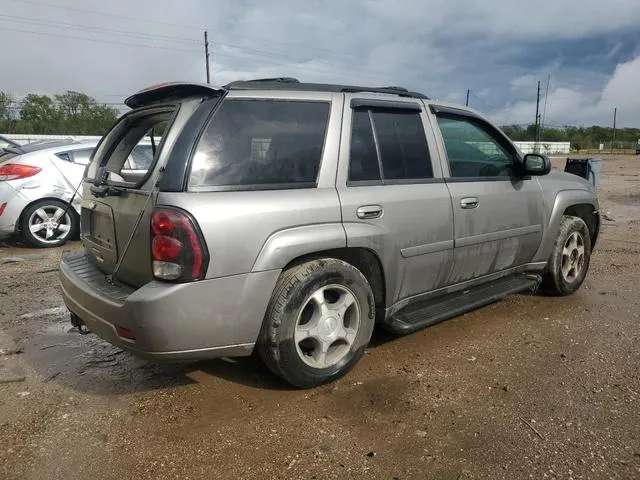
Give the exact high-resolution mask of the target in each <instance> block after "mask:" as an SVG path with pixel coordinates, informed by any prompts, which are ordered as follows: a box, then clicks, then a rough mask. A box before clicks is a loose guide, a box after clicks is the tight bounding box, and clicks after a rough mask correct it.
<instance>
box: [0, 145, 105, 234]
mask: <svg viewBox="0 0 640 480" xmlns="http://www.w3.org/2000/svg"><path fill="white" fill-rule="evenodd" d="M95 146H96V142H94V143H90V142H74V141H61V142H43V143H37V144H27V145H23V146H8V147H5V148H4V149H3V150H1V151H0V236H4V237H6V236H10V235H13V234H17V235H19V236H20V237H21V238H22V240H23V241H24V242H25V243H26V244H28V245H30V246H34V247H55V246H58V245H62V244H63V243H65V242H66V241H67V240H68V239H69V238H70V237H71V236H72V235H74V233H77V232H78V225H79V212H80V196H76V200H75V201H74V205H73V208H71V207H70V206H69V202H70V201H71V199H72V197H73V196H74V192H75V191H76V188H78V186H79V185H80V181H81V180H82V174H83V172H84V170H85V168H86V165H87V164H88V163H89V158H90V156H91V153H92V152H93V149H94V148H95Z"/></svg>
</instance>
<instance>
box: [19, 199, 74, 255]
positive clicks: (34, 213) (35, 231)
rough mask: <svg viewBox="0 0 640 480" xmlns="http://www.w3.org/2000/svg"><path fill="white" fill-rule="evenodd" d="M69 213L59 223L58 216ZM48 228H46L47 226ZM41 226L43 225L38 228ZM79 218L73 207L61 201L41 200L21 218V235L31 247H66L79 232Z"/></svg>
mask: <svg viewBox="0 0 640 480" xmlns="http://www.w3.org/2000/svg"><path fill="white" fill-rule="evenodd" d="M65 211H66V212H67V213H66V214H65V215H64V217H62V221H61V222H60V223H59V227H60V228H59V229H58V230H56V226H57V225H58V222H56V218H55V217H56V215H58V216H61V215H62V214H64V212H65ZM47 222H50V223H48V226H44V224H47ZM39 225H42V226H40V227H38V226H39ZM78 225H79V221H78V216H77V214H76V212H75V211H74V210H73V208H72V207H68V204H67V203H65V202H63V201H61V200H55V199H50V200H40V201H38V202H36V203H34V204H33V205H31V206H30V207H28V208H27V209H26V210H25V211H24V212H23V214H22V216H21V222H20V234H21V237H22V240H23V241H24V243H26V244H27V245H29V246H31V247H40V248H51V247H59V246H60V245H64V244H65V243H66V242H67V240H69V239H70V238H73V236H74V235H76V234H77V232H78Z"/></svg>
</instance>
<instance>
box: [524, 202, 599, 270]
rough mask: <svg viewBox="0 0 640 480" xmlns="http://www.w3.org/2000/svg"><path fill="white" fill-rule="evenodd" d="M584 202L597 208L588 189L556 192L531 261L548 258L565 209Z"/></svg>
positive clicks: (596, 209)
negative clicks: (540, 239) (538, 245)
mask: <svg viewBox="0 0 640 480" xmlns="http://www.w3.org/2000/svg"><path fill="white" fill-rule="evenodd" d="M585 204H586V205H591V206H592V207H593V210H594V211H596V212H597V211H598V209H599V205H598V200H597V198H596V197H595V196H594V194H593V193H592V192H589V191H588V190H561V191H559V192H558V193H557V195H556V198H555V201H554V204H553V208H552V210H551V214H550V216H549V219H548V221H547V226H546V228H545V230H544V233H543V235H542V241H541V242H540V247H539V248H538V251H537V252H536V254H535V256H534V258H533V262H546V261H547V260H548V259H549V255H551V251H552V249H553V243H554V242H555V240H556V235H557V233H558V230H559V229H560V223H561V222H562V217H563V216H564V212H565V211H566V209H567V208H569V207H571V206H574V205H585Z"/></svg>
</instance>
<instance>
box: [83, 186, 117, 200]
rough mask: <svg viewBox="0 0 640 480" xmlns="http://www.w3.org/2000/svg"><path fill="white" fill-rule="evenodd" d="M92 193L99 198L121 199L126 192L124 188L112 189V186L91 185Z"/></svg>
mask: <svg viewBox="0 0 640 480" xmlns="http://www.w3.org/2000/svg"><path fill="white" fill-rule="evenodd" d="M90 190H91V193H93V195H94V196H96V197H98V198H104V197H119V196H120V195H122V192H123V191H124V190H123V189H122V188H118V187H112V186H111V185H104V184H102V185H95V184H94V185H91V189H90Z"/></svg>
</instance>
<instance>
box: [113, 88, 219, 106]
mask: <svg viewBox="0 0 640 480" xmlns="http://www.w3.org/2000/svg"><path fill="white" fill-rule="evenodd" d="M224 93H226V90H225V89H224V88H220V87H214V86H212V85H208V84H206V83H189V82H169V83H160V84H158V85H153V86H151V87H148V88H145V89H143V90H140V91H139V92H137V93H134V94H133V95H131V96H130V97H129V98H127V99H126V100H125V101H124V103H125V105H126V106H127V107H129V108H140V107H144V106H147V105H152V104H154V103H160V102H166V101H168V100H175V99H178V98H184V97H190V96H192V95H204V96H207V97H216V96H220V95H223V94H224Z"/></svg>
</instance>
